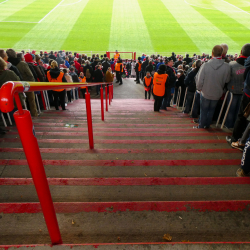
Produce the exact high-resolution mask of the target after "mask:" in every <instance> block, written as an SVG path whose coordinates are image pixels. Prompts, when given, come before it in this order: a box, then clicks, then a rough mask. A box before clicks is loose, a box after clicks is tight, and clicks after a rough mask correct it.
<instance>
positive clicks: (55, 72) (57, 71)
mask: <svg viewBox="0 0 250 250" xmlns="http://www.w3.org/2000/svg"><path fill="white" fill-rule="evenodd" d="M49 73H50V76H51V78H54V79H56V78H57V77H58V76H59V75H60V73H61V71H60V69H59V68H58V67H56V68H54V69H50V70H49ZM62 82H67V80H66V79H65V77H64V76H63V78H62Z"/></svg>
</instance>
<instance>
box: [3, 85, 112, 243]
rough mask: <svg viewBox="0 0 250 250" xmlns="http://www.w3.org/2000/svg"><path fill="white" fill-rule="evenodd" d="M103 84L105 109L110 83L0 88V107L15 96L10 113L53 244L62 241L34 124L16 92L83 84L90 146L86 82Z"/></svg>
mask: <svg viewBox="0 0 250 250" xmlns="http://www.w3.org/2000/svg"><path fill="white" fill-rule="evenodd" d="M97 85H102V86H103V85H105V90H106V110H108V94H107V85H108V88H109V104H110V103H111V99H112V97H113V85H112V83H103V82H102V83H55V82H53V83H52V82H50V83H47V82H46V83H45V82H7V83H5V84H3V85H2V87H1V89H0V110H1V111H2V112H3V113H8V112H10V111H12V110H13V109H14V101H13V99H14V98H15V101H16V105H17V108H18V111H16V112H15V113H14V119H15V122H16V127H17V130H18V133H19V136H20V139H21V142H22V145H23V149H24V153H25V155H26V158H27V162H28V165H29V169H30V172H31V175H32V178H33V182H34V185H35V188H36V192H37V195H38V198H39V201H40V204H41V208H42V211H43V215H44V219H45V222H46V225H47V228H48V232H49V235H50V239H51V242H52V244H53V245H56V244H62V238H61V233H60V230H59V226H58V222H57V218H56V213H55V209H54V205H53V201H52V198H51V193H50V190H49V185H48V181H47V177H46V173H45V169H44V166H43V162H42V157H41V153H40V149H39V146H38V142H37V138H36V133H35V129H34V125H33V123H32V119H31V115H30V112H29V111H28V110H23V107H22V104H21V101H20V99H19V95H18V93H22V92H29V91H45V92H46V91H47V90H56V89H62V88H72V87H86V93H85V103H86V112H87V122H88V135H89V146H90V148H91V149H93V148H94V140H93V126H92V115H91V103H90V93H89V92H88V86H97ZM102 86H101V88H100V92H101V118H102V120H104V104H103V87H102Z"/></svg>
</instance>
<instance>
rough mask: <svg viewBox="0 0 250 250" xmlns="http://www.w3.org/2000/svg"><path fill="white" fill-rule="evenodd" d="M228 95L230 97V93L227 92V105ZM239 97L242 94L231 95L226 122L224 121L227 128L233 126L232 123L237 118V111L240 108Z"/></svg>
mask: <svg viewBox="0 0 250 250" xmlns="http://www.w3.org/2000/svg"><path fill="white" fill-rule="evenodd" d="M230 97H231V94H229V95H228V96H227V106H228V104H229V101H230ZM241 98H242V95H233V100H232V103H231V106H230V108H229V111H228V115H227V119H226V122H225V126H226V127H227V128H233V127H234V123H235V121H236V119H237V115H238V112H239V109H240V102H241Z"/></svg>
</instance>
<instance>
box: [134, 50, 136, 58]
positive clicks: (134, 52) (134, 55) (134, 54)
mask: <svg viewBox="0 0 250 250" xmlns="http://www.w3.org/2000/svg"><path fill="white" fill-rule="evenodd" d="M134 60H136V52H134Z"/></svg>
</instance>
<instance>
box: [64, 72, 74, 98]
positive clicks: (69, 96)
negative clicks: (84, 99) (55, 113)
mask: <svg viewBox="0 0 250 250" xmlns="http://www.w3.org/2000/svg"><path fill="white" fill-rule="evenodd" d="M63 73H64V77H65V79H66V81H67V82H73V80H72V77H71V76H70V75H69V70H68V69H63ZM66 91H67V97H68V102H71V103H72V102H73V101H72V94H71V92H72V89H71V88H69V89H66Z"/></svg>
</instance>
